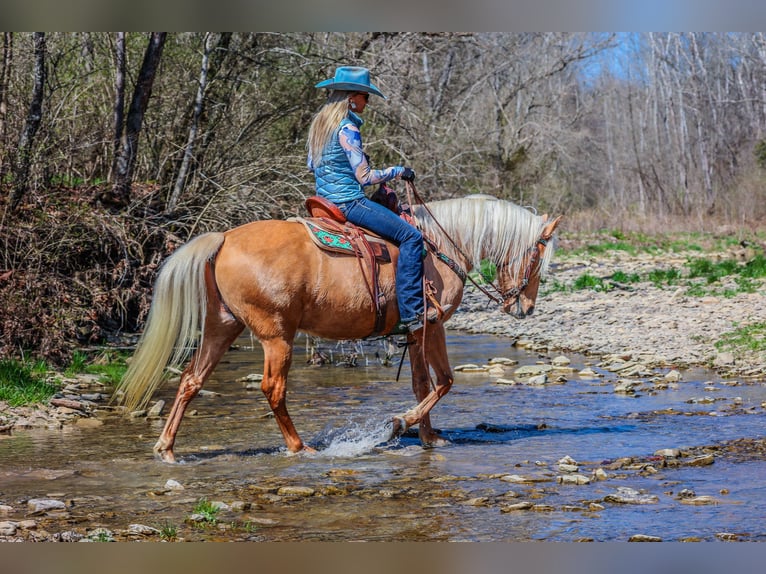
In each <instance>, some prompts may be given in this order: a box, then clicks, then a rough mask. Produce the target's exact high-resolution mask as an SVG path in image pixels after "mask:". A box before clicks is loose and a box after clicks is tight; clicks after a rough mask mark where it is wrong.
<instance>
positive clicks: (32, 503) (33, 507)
mask: <svg viewBox="0 0 766 574" xmlns="http://www.w3.org/2000/svg"><path fill="white" fill-rule="evenodd" d="M27 507H28V508H29V511H30V512H48V511H49V510H64V509H65V508H66V504H64V503H63V502H62V501H60V500H53V499H49V498H33V499H31V500H28V501H27Z"/></svg>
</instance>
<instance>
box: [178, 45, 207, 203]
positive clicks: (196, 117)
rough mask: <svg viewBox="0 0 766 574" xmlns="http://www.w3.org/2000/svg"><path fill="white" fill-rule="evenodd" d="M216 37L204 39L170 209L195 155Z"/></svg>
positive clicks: (180, 189)
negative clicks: (189, 123)
mask: <svg viewBox="0 0 766 574" xmlns="http://www.w3.org/2000/svg"><path fill="white" fill-rule="evenodd" d="M214 37H215V34H213V33H211V32H207V33H206V34H205V38H204V41H203V50H202V64H201V66H200V72H199V83H198V84H197V95H196V96H195V98H194V110H193V112H192V121H191V127H190V128H189V138H188V140H187V141H186V146H185V147H184V156H183V159H182V160H181V167H180V168H179V170H178V177H176V182H175V185H174V186H173V191H172V193H171V194H170V199H168V205H167V209H168V211H173V210H174V209H175V207H176V204H177V203H178V198H179V197H181V192H182V191H183V187H184V184H185V183H186V177H187V175H188V173H189V165H190V163H191V161H192V158H193V155H194V144H195V142H196V140H197V131H198V130H199V123H200V117H201V116H202V108H203V106H204V103H205V89H206V88H207V78H208V70H209V67H210V53H211V52H212V51H213V47H214V43H213V40H214Z"/></svg>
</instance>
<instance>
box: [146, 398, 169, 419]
mask: <svg viewBox="0 0 766 574" xmlns="http://www.w3.org/2000/svg"><path fill="white" fill-rule="evenodd" d="M164 408H165V401H163V400H161V399H160V400H159V401H157V402H156V403H154V404H153V405H152V408H150V409H149V412H147V413H146V416H147V417H158V416H160V415H161V414H162V409H164Z"/></svg>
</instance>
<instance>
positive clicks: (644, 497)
mask: <svg viewBox="0 0 766 574" xmlns="http://www.w3.org/2000/svg"><path fill="white" fill-rule="evenodd" d="M604 501H605V502H612V503H615V504H656V503H657V502H659V501H660V499H659V498H658V497H657V496H655V495H653V494H642V493H641V492H639V491H637V490H634V489H632V488H628V487H626V486H620V487H618V488H617V493H615V494H607V495H606V496H605V497H604Z"/></svg>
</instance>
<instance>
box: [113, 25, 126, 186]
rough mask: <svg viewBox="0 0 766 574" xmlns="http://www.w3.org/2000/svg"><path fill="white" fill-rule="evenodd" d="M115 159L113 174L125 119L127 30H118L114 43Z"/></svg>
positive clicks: (114, 168)
mask: <svg viewBox="0 0 766 574" xmlns="http://www.w3.org/2000/svg"><path fill="white" fill-rule="evenodd" d="M114 67H115V72H114V113H113V118H114V147H113V150H114V159H113V160H112V174H114V173H117V156H118V155H119V153H120V143H121V142H120V139H121V138H122V124H123V122H124V120H125V32H117V37H116V38H115V45H114Z"/></svg>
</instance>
